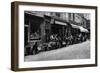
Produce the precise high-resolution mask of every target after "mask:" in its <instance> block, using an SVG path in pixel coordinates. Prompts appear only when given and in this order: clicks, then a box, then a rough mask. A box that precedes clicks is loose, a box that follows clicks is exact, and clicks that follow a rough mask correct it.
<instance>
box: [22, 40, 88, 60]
mask: <svg viewBox="0 0 100 73" xmlns="http://www.w3.org/2000/svg"><path fill="white" fill-rule="evenodd" d="M88 58H90V41H89V40H87V41H85V42H82V43H79V44H74V45H69V46H67V47H64V48H59V49H56V50H51V51H44V52H40V53H39V54H36V55H29V56H25V59H24V60H25V61H47V60H71V59H88Z"/></svg>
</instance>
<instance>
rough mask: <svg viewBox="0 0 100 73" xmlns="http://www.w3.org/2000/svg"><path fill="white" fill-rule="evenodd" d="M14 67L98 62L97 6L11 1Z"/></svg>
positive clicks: (31, 67)
mask: <svg viewBox="0 0 100 73" xmlns="http://www.w3.org/2000/svg"><path fill="white" fill-rule="evenodd" d="M11 10H12V16H11V17H12V19H11V20H12V27H11V29H12V30H11V31H12V32H11V34H12V38H11V39H12V50H11V54H12V55H11V61H12V62H11V65H12V70H14V71H22V70H23V71H24V70H44V69H58V68H74V67H90V66H91V67H92V66H97V7H96V6H83V5H68V4H49V3H31V2H14V3H12V9H11Z"/></svg>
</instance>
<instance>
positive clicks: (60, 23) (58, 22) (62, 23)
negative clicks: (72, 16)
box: [55, 21, 67, 25]
mask: <svg viewBox="0 0 100 73" xmlns="http://www.w3.org/2000/svg"><path fill="white" fill-rule="evenodd" d="M55 24H59V25H67V24H66V23H64V22H60V21H55Z"/></svg>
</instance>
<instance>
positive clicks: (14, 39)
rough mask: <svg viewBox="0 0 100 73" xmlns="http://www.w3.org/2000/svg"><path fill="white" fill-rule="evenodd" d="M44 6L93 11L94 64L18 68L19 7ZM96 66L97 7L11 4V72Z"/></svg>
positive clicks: (28, 3) (27, 3) (17, 2)
mask: <svg viewBox="0 0 100 73" xmlns="http://www.w3.org/2000/svg"><path fill="white" fill-rule="evenodd" d="M20 5H23V6H44V7H46V6H47V7H58V8H59V7H61V8H66V7H67V8H79V9H93V10H95V64H83V65H62V66H50V67H30V68H19V56H18V55H19V49H18V48H19V6H20ZM92 66H97V7H96V6H84V5H68V4H50V3H35V2H34V3H33V2H19V1H15V2H12V3H11V70H13V71H28V70H46V69H60V68H77V67H92Z"/></svg>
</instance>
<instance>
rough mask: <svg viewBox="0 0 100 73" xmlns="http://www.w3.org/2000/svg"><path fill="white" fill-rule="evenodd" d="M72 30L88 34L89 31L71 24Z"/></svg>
mask: <svg viewBox="0 0 100 73" xmlns="http://www.w3.org/2000/svg"><path fill="white" fill-rule="evenodd" d="M71 26H72V28H76V29H79V30H80V31H81V32H86V33H88V32H89V31H88V30H87V29H85V28H83V27H82V26H78V25H75V24H71Z"/></svg>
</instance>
